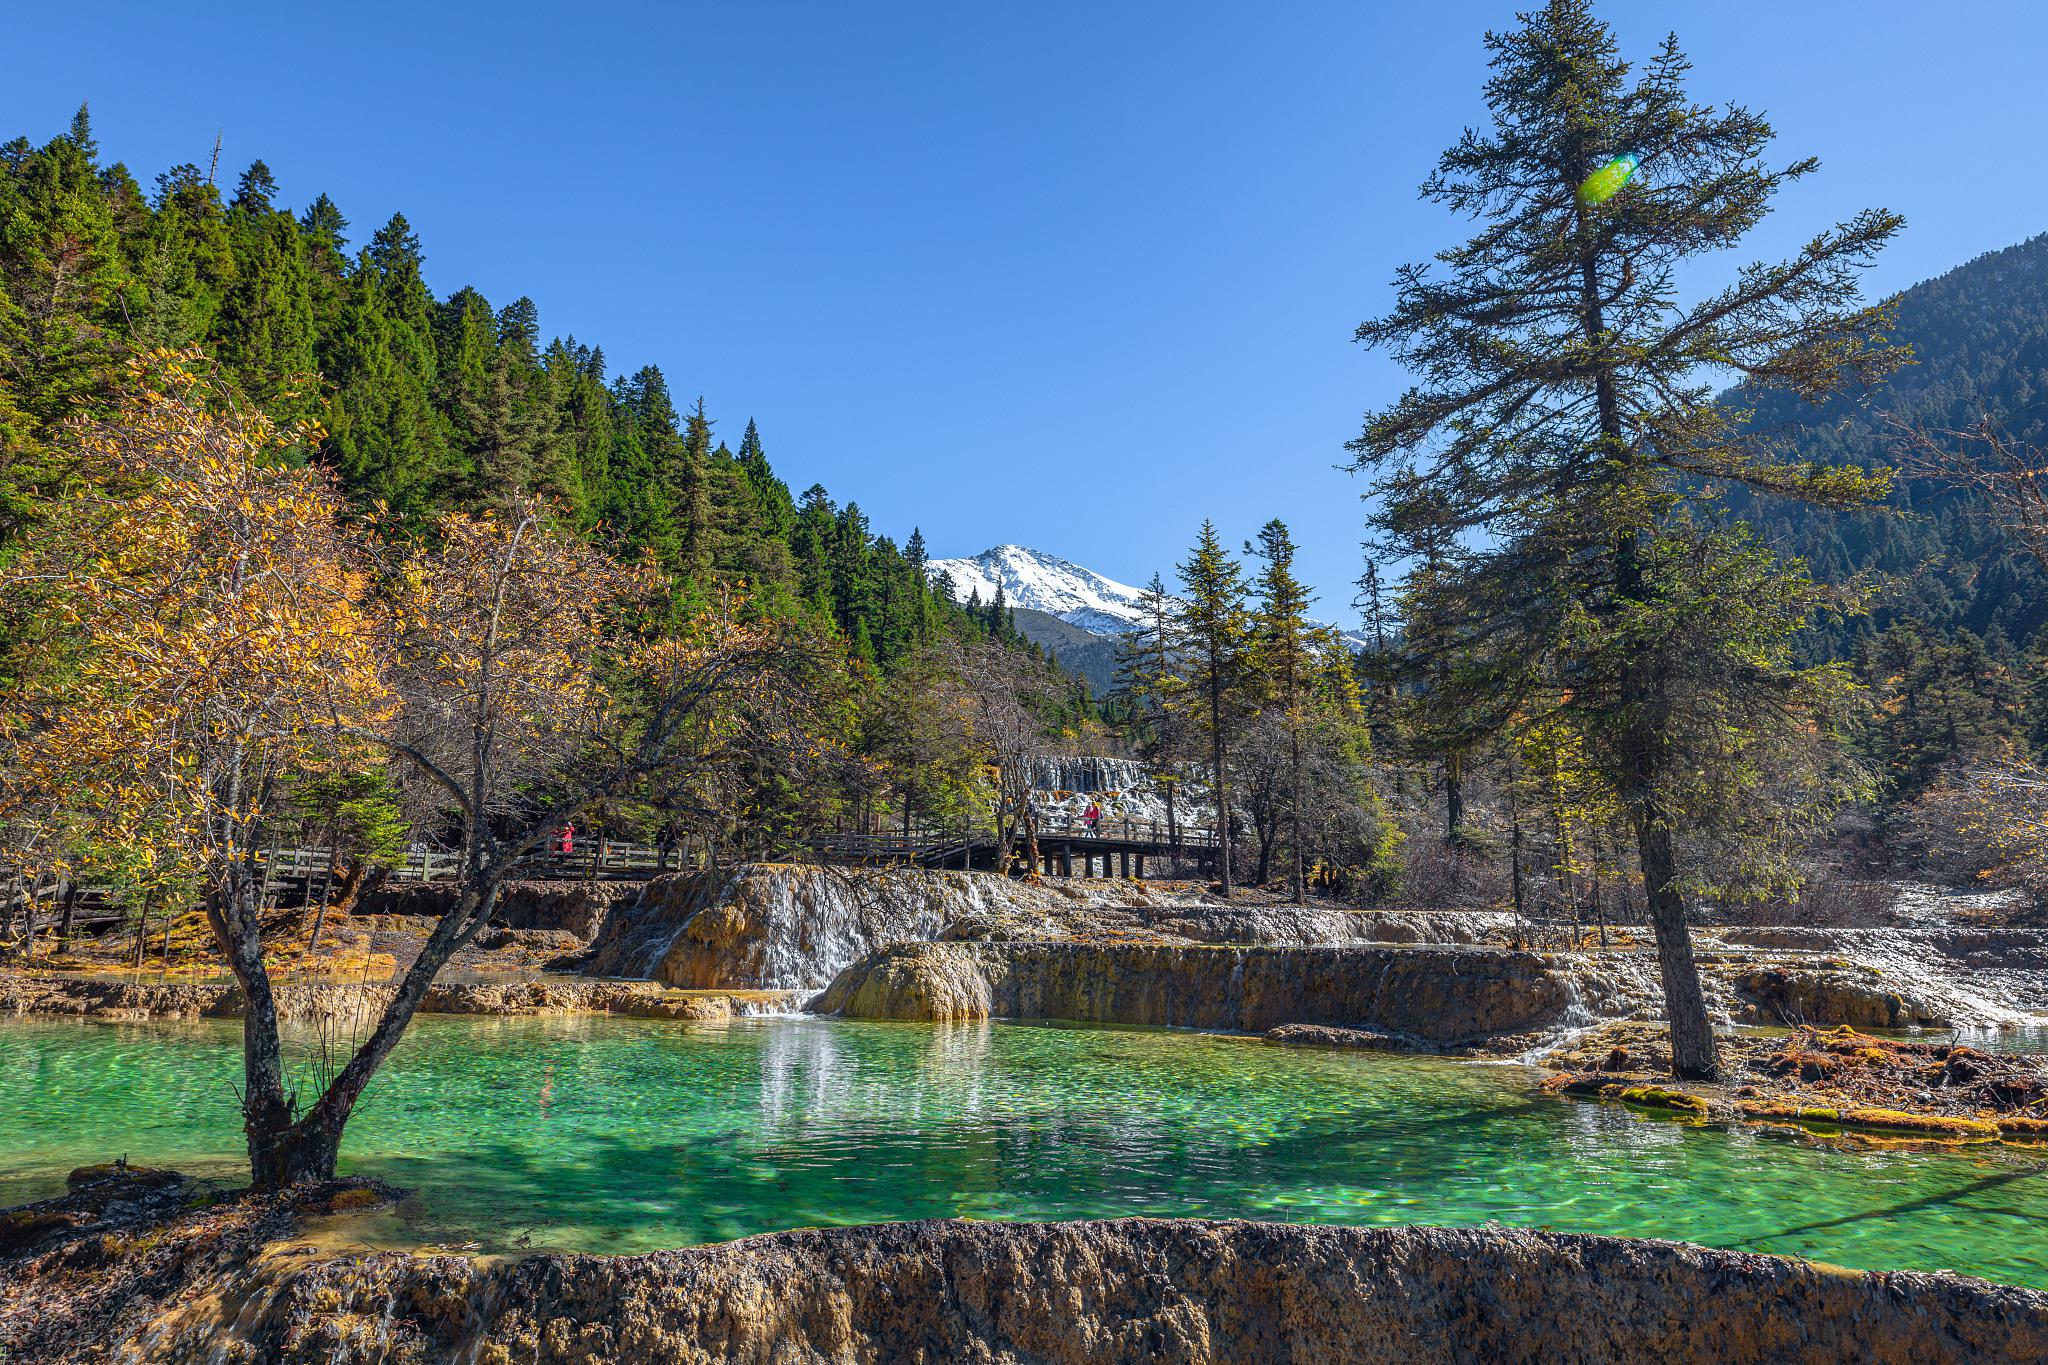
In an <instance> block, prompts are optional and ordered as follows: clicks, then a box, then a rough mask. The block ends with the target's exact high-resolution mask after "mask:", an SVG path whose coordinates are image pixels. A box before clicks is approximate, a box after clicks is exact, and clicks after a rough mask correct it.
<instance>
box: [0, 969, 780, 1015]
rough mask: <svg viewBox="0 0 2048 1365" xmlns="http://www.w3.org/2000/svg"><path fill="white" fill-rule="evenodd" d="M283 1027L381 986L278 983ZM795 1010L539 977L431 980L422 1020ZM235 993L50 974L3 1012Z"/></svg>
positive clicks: (207, 1009) (712, 994)
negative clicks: (464, 1016) (426, 1017)
mask: <svg viewBox="0 0 2048 1365" xmlns="http://www.w3.org/2000/svg"><path fill="white" fill-rule="evenodd" d="M275 995H276V998H277V1006H278V1015H279V1017H280V1018H282V1019H283V1020H285V1021H286V1022H287V1023H320V1022H323V1021H332V1020H348V1019H359V1018H371V1019H373V1018H375V1017H376V1015H377V1014H378V1013H379V1012H381V1011H382V1010H383V1008H384V1006H385V1005H386V1004H387V1003H388V1002H389V1001H390V999H391V986H390V985H389V984H388V983H375V982H373V983H371V984H368V985H357V984H354V983H342V982H332V983H330V982H318V983H302V982H285V983H282V984H279V985H278V986H276V987H275ZM795 1006H796V1000H795V997H794V996H792V995H791V994H790V993H789V992H786V991H678V990H670V989H668V988H667V987H665V986H662V985H661V984H660V983H658V982H653V981H592V980H588V979H583V978H577V977H538V978H525V979H520V980H512V981H455V982H445V981H444V982H436V983H435V984H434V985H432V986H430V987H428V989H427V995H426V999H425V1000H424V1001H423V1002H422V1003H421V1005H420V1013H422V1014H472V1015H475V1014H482V1015H577V1014H617V1015H626V1016H629V1017H631V1018H637V1019H679V1020H686V1021H696V1022H704V1023H713V1022H718V1021H722V1020H727V1019H733V1018H739V1017H744V1016H747V1015H758V1014H781V1013H786V1012H788V1011H790V1010H792V1009H794V1008H795ZM242 1013H243V1001H242V990H241V987H239V986H236V985H234V984H232V983H221V982H179V981H166V982H154V981H123V980H113V979H108V978H103V977H86V976H67V975H61V974H57V973H8V974H0V1014H60V1015H79V1016H86V1017H90V1018H96V1019H108V1020H118V1021H131V1022H133V1021H141V1020H148V1019H239V1018H241V1017H242Z"/></svg>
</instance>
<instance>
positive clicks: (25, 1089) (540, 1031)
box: [0, 1017, 2048, 1288]
mask: <svg viewBox="0 0 2048 1365" xmlns="http://www.w3.org/2000/svg"><path fill="white" fill-rule="evenodd" d="M239 1036H240V1035H239V1031H238V1027H237V1026H236V1025H234V1024H232V1023H224V1022H205V1021H203V1022H196V1023H177V1024H171V1023H165V1024H148V1025H116V1024H105V1023H93V1022H78V1021H60V1020H26V1021H9V1022H5V1023H0V1204H6V1203H14V1202H18V1201H20V1200H24V1199H30V1198H37V1197H41V1196H44V1195H47V1194H50V1193H54V1192H56V1191H57V1190H58V1189H60V1188H61V1185H62V1177H63V1173H64V1172H65V1171H66V1170H68V1169H70V1168H71V1167H72V1166H75V1165H79V1164H81V1163H84V1162H87V1161H100V1160H106V1159H108V1158H110V1157H113V1156H116V1155H120V1154H123V1153H125V1154H126V1155H128V1156H129V1157H130V1158H131V1159H133V1160H135V1161H138V1162H146V1163H149V1164H157V1165H171V1166H177V1167H179V1168H181V1169H184V1170H187V1171H191V1172H194V1173H199V1174H212V1175H220V1176H232V1175H233V1174H234V1173H235V1165H236V1155H237V1147H236V1144H237V1140H238V1137H239V1134H238V1131H237V1126H236V1124H237V1116H236V1112H235V1099H234V1096H233V1094H232V1093H231V1091H230V1089H229V1083H230V1081H231V1080H233V1079H234V1078H235V1076H236V1073H237V1068H238V1064H239V1057H240V1050H239ZM342 1160H343V1167H344V1169H345V1170H347V1171H349V1172H352V1173H356V1174H365V1175H373V1176H377V1177H381V1178H382V1179H385V1180H389V1181H392V1182H393V1183H395V1184H400V1185H404V1186H407V1187H410V1188H412V1189H414V1190H416V1191H418V1198H417V1199H416V1200H415V1201H413V1202H412V1203H411V1204H410V1205H408V1206H407V1208H406V1209H405V1210H404V1212H403V1214H402V1219H403V1222H402V1224H401V1225H398V1226H388V1225H387V1226H386V1227H385V1228H384V1229H383V1231H382V1233H381V1235H384V1236H389V1237H394V1238H400V1239H410V1240H413V1241H421V1240H426V1241H437V1242H468V1241H474V1242H479V1243H482V1244H483V1245H484V1246H486V1247H489V1248H494V1249H503V1248H508V1247H510V1246H514V1245H532V1246H536V1247H558V1248H565V1249H575V1250H584V1251H604V1252H621V1251H640V1250H647V1249H651V1248H655V1247H661V1246H674V1245H679V1244H683V1243H689V1242H702V1241H712V1240H719V1239H723V1238H729V1237H737V1236H741V1235H744V1234H747V1233H753V1232H762V1231H768V1230H773V1229H779V1228H787V1227H797V1226H804V1225H809V1224H827V1223H864V1222H873V1221H877V1220H884V1219H901V1218H926V1217H940V1216H953V1215H964V1216H970V1217H975V1218H1077V1217H1098V1216H1112V1215H1121V1214H1136V1213H1146V1214H1160V1215H1198V1216H1206V1217H1243V1218H1264V1219H1284V1220H1290V1221H1302V1222H1324V1223H1367V1224H1388V1223H1450V1224H1478V1223H1484V1222H1487V1221H1489V1220H1498V1221H1500V1222H1502V1223H1511V1224H1517V1225H1522V1226H1544V1227H1552V1228H1557V1229H1560V1230H1565V1231H1573V1232H1609V1233H1627V1234H1635V1235H1652V1236H1662V1237H1677V1238H1683V1239H1685V1240H1688V1241H1696V1242H1704V1243H1707V1244H1709V1245H1712V1246H1723V1247H1740V1248H1746V1249H1750V1250H1758V1251H1776V1252H1786V1253H1795V1254H1798V1255H1803V1256H1809V1257H1813V1258H1816V1259H1820V1260H1826V1261H1833V1262H1837V1263H1840V1264H1845V1265H1853V1266H1866V1267H1879V1268H1906V1269H1916V1270H1935V1269H1953V1270H1957V1271H1961V1272H1965V1273H1969V1274H1975V1275H1983V1276H1986V1277H1989V1278H1991V1279H1996V1280H2003V1281H2007V1282H2010V1283H2018V1284H2029V1285H2035V1286H2040V1287H2044V1288H2048V1174H2044V1172H2048V1149H2042V1150H2039V1151H2028V1150H2016V1149H2007V1148H1999V1149H1984V1148H1980V1149H1976V1150H1974V1151H1965V1152H1962V1153H1926V1152H1901V1151H1866V1152H1842V1151H1835V1150H1829V1149H1817V1148H1809V1147H1803V1146H1799V1145H1794V1144H1787V1143H1782V1142H1772V1141H1766V1140H1761V1139H1758V1138H1756V1137H1754V1136H1752V1135H1749V1134H1747V1133H1728V1132H1724V1131H1720V1130H1712V1129H1709V1130H1699V1129H1689V1128H1685V1127H1681V1126H1678V1125H1676V1124H1672V1123H1668V1122H1662V1121H1656V1120H1648V1119H1643V1118H1640V1117H1637V1116H1635V1115H1633V1114H1631V1113H1629V1112H1627V1111H1625V1110H1622V1109H1618V1108H1614V1107H1609V1106H1595V1105H1585V1104H1571V1103H1564V1102H1560V1101H1555V1100H1549V1099H1545V1098H1542V1097H1540V1096H1538V1095H1537V1094H1535V1093H1534V1092H1533V1088H1532V1083H1531V1077H1530V1075H1529V1073H1527V1072H1525V1071H1523V1070H1520V1069H1518V1068H1513V1067H1482V1066H1466V1065H1459V1064H1455V1063H1450V1062H1445V1061H1441V1060H1434V1059H1425V1058H1401V1057H1385V1056H1377V1055H1368V1054H1357V1053H1327V1052H1315V1051H1305V1050H1296V1049H1288V1048H1276V1047H1272V1046H1269V1045H1266V1044H1263V1043H1261V1042H1259V1041H1257V1040H1255V1039H1244V1038H1231V1037H1210V1036H1203V1035H1198V1034H1188V1033H1163V1032H1144V1031H1127V1030H1112V1029H1082V1028H1055V1027H1032V1026H1025V1025H994V1026H982V1027H970V1028H951V1029H948V1028H935V1027H930V1026H925V1025H914V1024H870V1023H853V1022H843V1021H832V1020H800V1019H766V1020H748V1021H741V1022H738V1023H735V1024H732V1025H728V1026H692V1025H677V1024H674V1023H668V1022H653V1021H638V1020H612V1019H579V1020H567V1021H563V1020H542V1021H537V1020H492V1019H481V1020H480V1019H462V1018H446V1017H429V1018H425V1019H422V1020H420V1021H418V1022H417V1023H416V1024H415V1025H414V1028H413V1031H412V1033H411V1034H410V1035H409V1036H408V1037H407V1039H406V1041H405V1042H404V1043H403V1044H402V1045H401V1046H400V1048H399V1050H398V1052H397V1054H396V1055H395V1056H394V1058H393V1060H392V1062H391V1064H390V1066H389V1068H388V1069H387V1071H386V1073H385V1074H384V1075H383V1076H381V1077H380V1078H379V1079H378V1080H377V1082H376V1083H375V1084H374V1085H373V1087H372V1088H371V1091H370V1095H369V1098H368V1100H367V1102H366V1105H365V1107H364V1108H363V1110H362V1111H361V1112H360V1114H359V1117H358V1118H357V1120H356V1122H355V1123H354V1124H353V1125H352V1126H351V1127H350V1129H349V1139H348V1143H347V1146H346V1147H345V1148H344V1149H343V1158H342Z"/></svg>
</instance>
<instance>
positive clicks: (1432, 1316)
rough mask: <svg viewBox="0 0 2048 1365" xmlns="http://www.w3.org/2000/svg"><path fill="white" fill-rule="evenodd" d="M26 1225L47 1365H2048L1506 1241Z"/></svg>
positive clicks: (963, 1229) (1984, 1336)
mask: <svg viewBox="0 0 2048 1365" xmlns="http://www.w3.org/2000/svg"><path fill="white" fill-rule="evenodd" d="M81 1176H82V1179H79V1180H78V1181H76V1182H75V1184H76V1188H75V1189H74V1192H73V1193H72V1194H71V1195H69V1196H67V1197H66V1198H64V1199H60V1200H52V1201H49V1202H48V1203H46V1204H44V1205H38V1206H31V1207H30V1208H28V1209H26V1210H17V1211H14V1212H12V1213H10V1214H9V1215H7V1221H6V1222H5V1223H0V1348H4V1349H5V1351H6V1353H7V1355H8V1358H9V1359H18V1360H24V1361H26V1360H34V1361H38V1362H45V1363H46V1365H69V1363H70V1362H85V1361H93V1362H104V1361H138V1362H139V1361H166V1362H180V1361H202V1360H203V1361H219V1362H257V1361H262V1362H278V1363H279V1365H301V1363H302V1362H303V1363H305V1365H310V1363H311V1362H316V1361H317V1362H322V1365H372V1362H377V1363H378V1365H427V1362H439V1361H448V1360H467V1361H476V1362H479V1363H480V1365H512V1363H513V1362H519V1365H571V1363H572V1362H573V1363H574V1365H655V1363H656V1362H660V1363H661V1365H690V1363H694V1362H703V1363H704V1365H709V1363H710V1362H732V1361H751V1362H760V1363H761V1365H770V1363H771V1362H772V1363H773V1365H784V1363H789V1365H794V1363H795V1362H819V1363H820V1365H823V1363H826V1362H831V1363H834V1365H837V1363H838V1362H847V1363H849V1365H851V1363H852V1362H870V1361H909V1362H928V1363H929V1365H939V1363H940V1362H950V1361H982V1362H988V1363H989V1365H1082V1363H1083V1362H1121V1361H1131V1362H1139V1361H1145V1362H1150V1361H1176V1362H1183V1365H1208V1363H1210V1362H1215V1363H1217V1365H1221V1363H1222V1362H1231V1363H1232V1365H1266V1363H1267V1362H1271V1363H1272V1365H1282V1362H1286V1363H1287V1365H1305V1363H1307V1362H1333V1363H1334V1362H1350V1361H1363V1360H1387V1361H1395V1360H1398V1361H1402V1362H1421V1363H1433V1362H1451V1361H1468V1360H1500V1361H1531V1362H1534V1361H1554V1360H1571V1361H1600V1362H1651V1361H1656V1362H1677V1363H1680V1365H1683V1363H1684V1362H1702V1363H1704V1362H1714V1363H1715V1365H1740V1363H1742V1362H1752V1361H1754V1362H1764V1361H1785V1360H1816V1361H1817V1360H1887V1361H1916V1362H1951V1361H1953V1362H1965V1361H1977V1362H1987V1361H1988V1362H2003V1361H2015V1362H2017V1361H2037V1360H2041V1359H2044V1358H2048V1294H2042V1293H2039V1292H2036V1291H2032V1290H2025V1289H2017V1288H2008V1287H2003V1286H1999V1285H1993V1284H1988V1283H1985V1282H1983V1281H1979V1280H1971V1279H1965V1278H1961V1277H1957V1276H1951V1275H1921V1274H1910V1273H1892V1274H1876V1273H1860V1272H1854V1271H1845V1270H1839V1269H1835V1268H1831V1267H1826V1266H1820V1265H1813V1264H1808V1263H1806V1262H1801V1261H1796V1260H1789V1259H1784V1258H1780V1257H1775V1256H1765V1255H1756V1254H1751V1253H1744V1252H1731V1251H1715V1250H1710V1249H1707V1248H1703V1247H1696V1246H1690V1245H1686V1244H1682V1243H1674V1242H1662V1241H1647V1240H1636V1239H1628V1238H1612V1237H1585V1236H1571V1235H1564V1234H1557V1233H1548V1232H1535V1231H1522V1230H1516V1229H1507V1228H1483V1229H1458V1228H1423V1227H1401V1228H1342V1227H1309V1226H1301V1225H1295V1224H1282V1223H1246V1222H1212V1221H1205V1220H1192V1219H1189V1220H1180V1219H1144V1218H1130V1219H1115V1220H1108V1221H1086V1222H1068V1223H1035V1224H1034V1223H978V1222H964V1221H955V1220H947V1221H935V1222H922V1223H898V1224H883V1225H878V1226H871V1227H852V1228H825V1229H803V1230H799V1231H795V1232H784V1233H774V1234H769V1235H765V1236H759V1237H750V1238H746V1239H744V1240H741V1241H738V1242H731V1243H726V1244H723V1245H716V1246H705V1247H693V1248H688V1249H684V1250H678V1251H670V1252H660V1253H656V1254H653V1255H647V1256H634V1257H604V1256H563V1255H545V1256H534V1257H529V1258H526V1259H522V1260H491V1259H473V1258H467V1257H456V1256H424V1255H410V1254H406V1253H401V1252H385V1253H377V1254H372V1255H344V1254H336V1253H333V1252H327V1251H323V1250H321V1245H322V1242H323V1240H324V1239H326V1238H327V1237H328V1236H329V1234H330V1233H331V1226H330V1225H331V1224H332V1223H333V1221H334V1220H335V1219H336V1218H346V1217H349V1216H355V1215H357V1214H359V1213H360V1211H361V1210H362V1209H363V1208H365V1207H366V1206H373V1205H376V1204H378V1203H380V1202H382V1200H383V1199H384V1198H385V1197H386V1196H387V1194H388V1193H389V1192H386V1191H381V1190H378V1189H375V1188H366V1187H363V1186H360V1185H350V1184H346V1183H342V1184H336V1185H330V1186H326V1187H321V1188H317V1189H307V1190H302V1191H300V1192H298V1193H297V1194H295V1195H293V1196H290V1197H283V1198H273V1199H243V1200H235V1199H230V1200H227V1201H224V1202H221V1203H216V1204H209V1205H205V1206H202V1207H196V1208H188V1207H183V1205H184V1204H186V1203H188V1202H189V1200H190V1192H189V1191H188V1190H186V1189H185V1188H184V1187H183V1186H182V1184H181V1183H180V1182H179V1181H178V1179H177V1177H175V1176H168V1175H162V1174H149V1173H134V1172H127V1171H113V1170H107V1169H100V1170H95V1171H92V1172H85V1173H81Z"/></svg>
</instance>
